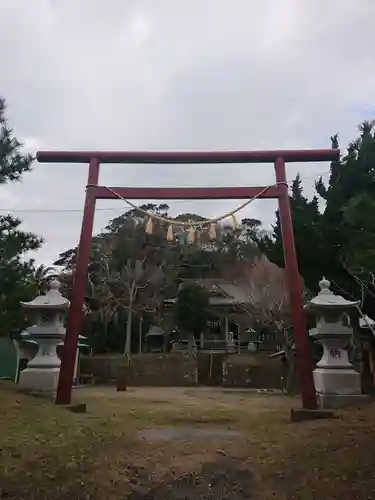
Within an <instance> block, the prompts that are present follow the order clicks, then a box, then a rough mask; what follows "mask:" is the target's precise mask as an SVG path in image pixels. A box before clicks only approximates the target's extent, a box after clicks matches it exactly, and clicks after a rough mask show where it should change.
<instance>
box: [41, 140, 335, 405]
mask: <svg viewBox="0 0 375 500" xmlns="http://www.w3.org/2000/svg"><path fill="white" fill-rule="evenodd" d="M339 155H340V151H339V150H338V149H307V150H280V151H221V152H129V151H128V152H114V151H108V152H102V151H65V152H64V151H39V152H38V153H37V160H38V161H39V162H41V163H88V164H89V173H88V181H87V187H86V199H85V206H84V213H83V219H82V228H81V236H80V240H79V246H78V253H77V257H76V266H75V274H74V280H73V288H72V296H71V305H70V310H69V315H68V322H67V330H66V337H65V342H64V349H63V353H62V359H61V369H60V377H59V383H58V388H57V395H56V404H64V405H65V404H69V403H70V401H71V393H72V383H73V373H74V363H75V357H76V349H77V342H78V334H79V330H80V325H81V321H82V307H83V301H84V289H85V281H86V275H87V267H88V264H89V258H90V251H91V239H92V231H93V223H94V215H95V203H96V200H97V199H113V198H115V197H116V196H115V195H114V193H113V192H115V193H117V194H119V195H120V196H121V197H122V198H127V199H182V198H184V199H244V198H245V199H246V198H253V197H255V196H256V197H259V198H276V199H277V200H278V202H279V211H280V223H281V231H282V239H283V248H284V260H285V269H286V273H287V277H288V285H289V293H290V301H291V307H292V327H293V335H294V340H295V344H296V354H297V366H298V373H299V386H300V391H301V395H302V404H303V407H304V408H306V409H315V408H316V407H317V401H316V394H315V388H314V381H313V377H312V363H311V359H310V354H309V345H308V334H307V329H306V325H305V320H304V316H303V310H302V298H301V280H300V275H299V271H298V263H297V256H296V250H295V245H294V236H293V225H292V218H291V212H290V203H289V196H288V185H287V179H286V168H285V163H286V162H318V161H319V162H320V161H334V160H337V159H338V158H339ZM101 163H127V164H146V163H148V164H150V163H155V164H165V163H169V164H209V163H211V164H212V163H273V164H274V168H275V175H276V182H275V185H274V186H271V187H269V188H267V189H266V187H264V186H257V187H249V186H245V187H175V188H135V187H111V188H110V189H111V191H112V192H111V191H110V190H108V189H107V188H106V187H105V186H100V185H99V184H98V183H99V168H100V164H101Z"/></svg>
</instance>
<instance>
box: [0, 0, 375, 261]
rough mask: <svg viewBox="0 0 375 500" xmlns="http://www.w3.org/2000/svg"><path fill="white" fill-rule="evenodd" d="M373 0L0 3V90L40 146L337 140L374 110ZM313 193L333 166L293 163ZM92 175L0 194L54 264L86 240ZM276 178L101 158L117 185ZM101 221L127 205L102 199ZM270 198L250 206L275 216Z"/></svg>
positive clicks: (179, 206) (45, 168)
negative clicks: (84, 215)
mask: <svg viewBox="0 0 375 500" xmlns="http://www.w3.org/2000/svg"><path fill="white" fill-rule="evenodd" d="M374 18H375V3H374V2H373V0H362V1H361V3H360V5H358V3H357V2H355V1H354V0H350V1H349V0H341V1H340V2H326V1H324V0H315V1H314V2H308V1H307V0H303V1H301V0H284V1H283V2H279V1H277V0H268V1H267V0H252V1H251V2H249V1H248V0H235V1H233V2H227V1H225V0H189V1H179V2H176V1H173V0H158V1H157V2H153V1H152V0H148V1H146V0H145V1H142V0H135V1H130V0H128V1H127V2H123V1H120V0H112V1H111V2H108V3H104V2H102V1H100V0H81V1H80V2H77V1H74V0H55V1H52V0H34V1H33V2H27V1H26V0H15V1H13V2H2V3H1V4H0V57H1V61H2V71H1V73H0V93H1V94H2V95H4V96H5V97H6V98H7V101H8V106H9V113H8V114H9V119H10V122H11V124H12V126H14V129H15V132H16V133H17V135H18V136H20V137H21V138H23V139H24V141H25V143H26V147H27V148H28V149H31V150H36V149H38V148H41V149H89V148H93V149H101V150H104V149H120V150H121V149H122V150H124V149H130V150H131V149H133V150H134V149H142V150H151V149H158V150H162V149H168V150H173V149H275V148H294V147H296V148H297V147H303V148H305V147H326V146H329V136H330V135H332V134H333V133H335V132H340V135H341V138H342V147H345V145H346V143H347V142H348V141H349V140H350V139H352V138H353V137H355V134H356V126H357V124H358V123H359V122H360V121H361V120H362V119H364V118H369V117H371V112H372V111H373V103H374V98H375V95H374V94H375V90H374V89H375V85H374V83H375V81H374V80H375V67H374V65H373V64H372V55H373V47H374V42H375V33H374V30H373V19H374ZM298 170H300V171H301V174H302V177H307V179H306V180H305V186H306V189H307V191H308V192H310V193H311V192H312V186H313V182H314V178H316V177H317V176H318V175H319V174H321V173H325V172H327V171H328V170H329V166H328V165H326V164H316V165H315V164H314V165H308V164H305V165H290V166H289V167H288V175H289V178H291V179H292V178H293V177H294V175H295V174H296V172H297V171H298ZM86 175H87V168H86V167H85V166H83V165H37V164H36V165H35V168H34V171H33V172H32V173H30V174H28V175H25V177H24V180H23V182H22V183H21V184H18V185H12V186H6V187H1V188H0V205H1V206H0V208H5V209H6V208H13V209H23V208H29V209H30V211H29V212H26V213H23V212H22V213H19V215H20V216H21V217H22V218H23V219H24V227H25V229H29V230H33V231H35V232H37V233H39V234H41V235H43V236H44V237H45V238H46V240H47V242H46V244H45V246H44V247H43V249H42V250H41V251H39V252H38V253H37V259H38V261H40V262H46V263H49V262H51V261H52V260H53V259H54V258H55V256H56V255H57V254H58V253H59V252H60V251H62V250H64V249H66V248H69V247H71V246H73V245H75V243H76V242H77V238H78V235H79V228H80V222H81V221H80V215H81V214H80V212H79V211H77V212H74V211H72V212H50V213H48V212H36V211H33V210H48V209H59V208H67V209H80V208H81V207H82V206H83V197H84V186H85V184H86ZM272 182H273V170H272V166H271V165H269V166H268V165H236V166H233V167H228V165H224V166H220V165H216V166H207V167H205V168H203V167H201V166H188V167H186V166H185V167H184V166H160V167H157V166H153V165H149V166H144V167H143V166H142V167H141V166H118V165H117V166H116V165H105V166H103V167H102V173H101V183H102V184H110V185H134V186H141V185H148V186H152V185H159V186H162V185H168V186H172V185H177V184H179V185H228V184H230V185H235V184H267V183H272ZM235 203H236V202H234V201H230V202H229V201H222V202H219V201H215V202H212V201H211V202H210V201H202V202H198V203H194V204H193V203H192V202H186V201H182V202H171V208H172V212H173V213H177V212H181V211H200V212H202V213H204V214H206V215H212V216H214V215H218V214H221V213H222V212H223V211H226V210H227V209H229V208H231V207H234V206H235ZM98 206H99V208H106V207H107V208H108V207H118V209H116V210H114V211H100V210H99V211H98V212H97V216H96V223H95V227H96V230H99V229H100V228H102V227H103V226H104V225H105V223H106V222H107V221H108V219H109V218H111V217H113V216H115V215H117V214H119V213H121V210H122V208H123V205H122V204H121V202H113V201H111V202H101V203H100V204H99V205H98ZM274 208H275V204H274V203H272V202H271V201H261V202H256V203H254V205H252V206H251V207H249V209H248V210H247V211H245V212H244V213H243V215H244V216H245V215H251V216H256V217H259V218H261V219H262V220H264V221H265V223H267V224H268V223H270V221H272V219H273V211H274Z"/></svg>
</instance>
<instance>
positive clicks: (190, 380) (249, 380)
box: [80, 351, 281, 389]
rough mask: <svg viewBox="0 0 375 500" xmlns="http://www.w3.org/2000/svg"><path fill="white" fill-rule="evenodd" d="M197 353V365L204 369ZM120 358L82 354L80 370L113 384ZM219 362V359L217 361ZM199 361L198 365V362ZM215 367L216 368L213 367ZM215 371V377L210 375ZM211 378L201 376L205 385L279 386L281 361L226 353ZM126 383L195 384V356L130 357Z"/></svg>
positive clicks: (100, 380) (116, 356)
mask: <svg viewBox="0 0 375 500" xmlns="http://www.w3.org/2000/svg"><path fill="white" fill-rule="evenodd" d="M204 356H206V357H207V359H209V355H200V354H198V357H199V360H200V369H201V370H202V372H203V371H204V366H203V365H202V360H201V358H203V357H204ZM123 362H124V357H123V356H122V355H112V356H109V355H107V356H91V357H89V356H82V359H81V369H80V371H81V373H86V374H87V373H90V374H93V375H94V378H95V383H96V384H100V385H106V384H115V383H116V377H117V373H118V369H119V367H120V366H121V365H122V363H123ZM220 362H221V361H220ZM201 365H202V366H201ZM216 371H217V370H216ZM214 375H215V377H214ZM212 377H213V379H212V380H211V381H209V380H206V378H207V377H206V378H205V377H203V376H201V377H200V381H201V383H203V384H206V383H207V385H220V383H221V384H222V385H224V386H226V387H252V388H267V389H279V388H280V385H281V363H280V361H279V360H277V359H269V358H268V357H267V355H265V354H262V353H259V354H258V353H257V354H254V355H251V356H249V355H240V356H238V355H230V356H228V357H227V359H226V360H224V362H223V369H222V377H220V374H219V376H217V373H215V374H212ZM128 384H129V385H130V386H165V387H168V386H171V387H173V386H175V387H178V386H188V385H197V384H198V363H197V358H196V357H195V356H192V355H190V354H189V353H187V352H186V351H185V352H178V353H168V354H154V353H153V354H142V355H135V356H133V357H132V360H131V364H130V370H129V379H128Z"/></svg>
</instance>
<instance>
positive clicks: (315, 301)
mask: <svg viewBox="0 0 375 500" xmlns="http://www.w3.org/2000/svg"><path fill="white" fill-rule="evenodd" d="M330 286H331V283H330V281H328V280H327V279H326V278H323V279H322V280H321V281H320V282H319V287H320V292H319V293H318V295H317V296H316V297H314V298H312V299H311V300H310V301H309V303H308V304H307V305H306V306H305V308H306V309H309V310H311V309H343V310H347V309H352V308H356V307H358V306H359V301H350V300H346V299H345V298H344V297H342V296H341V295H336V294H334V293H333V292H332V290H330Z"/></svg>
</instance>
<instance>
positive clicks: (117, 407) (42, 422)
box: [0, 382, 375, 500]
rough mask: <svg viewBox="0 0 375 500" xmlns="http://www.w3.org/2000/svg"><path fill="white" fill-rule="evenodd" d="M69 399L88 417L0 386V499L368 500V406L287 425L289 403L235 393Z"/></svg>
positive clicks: (143, 392) (95, 393)
mask: <svg viewBox="0 0 375 500" xmlns="http://www.w3.org/2000/svg"><path fill="white" fill-rule="evenodd" d="M74 397H75V400H76V401H77V402H85V403H87V406H88V413H86V414H74V413H71V412H69V411H67V410H65V409H63V408H58V407H56V406H53V405H52V404H51V403H49V402H48V401H45V400H44V399H42V398H32V397H30V396H25V395H21V394H19V393H18V392H17V389H16V388H15V387H14V386H13V385H12V384H10V383H6V382H0V402H1V404H0V499H3V498H4V499H5V498H6V499H8V500H12V499H13V500H15V499H25V500H30V499H37V500H43V499H48V500H54V499H56V500H57V499H63V498H70V499H95V500H96V499H100V500H105V499H114V500H115V499H125V498H130V499H131V500H142V499H143V500H151V499H157V500H161V499H163V500H168V499H176V500H177V499H179V500H182V499H197V500H201V499H214V498H215V499H217V500H220V499H224V498H225V499H238V500H239V499H249V500H251V499H253V498H254V499H262V500H268V499H271V498H277V499H278V500H282V499H293V498H295V499H304V500H309V499H313V500H320V499H325V500H329V499H340V500H350V499H357V498H359V499H367V498H375V453H374V452H375V445H374V437H375V436H374V434H375V433H374V417H375V404H372V403H371V404H368V405H365V406H364V407H363V408H362V409H356V408H351V409H348V410H345V411H340V412H338V413H337V418H336V419H334V420H322V421H313V422H307V423H306V422H305V423H298V424H291V423H289V411H290V407H291V406H298V404H299V401H298V400H293V399H291V398H288V397H285V396H279V395H265V394H262V395H260V394H257V393H254V392H246V391H241V390H238V391H235V390H233V391H228V390H223V389H218V388H215V389H208V388H185V389H183V388H137V389H129V390H128V391H126V392H123V393H117V392H116V391H115V389H114V388H101V387H93V388H88V389H77V390H76V391H75V395H74ZM163 428H167V430H163ZM150 491H151V493H150Z"/></svg>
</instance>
